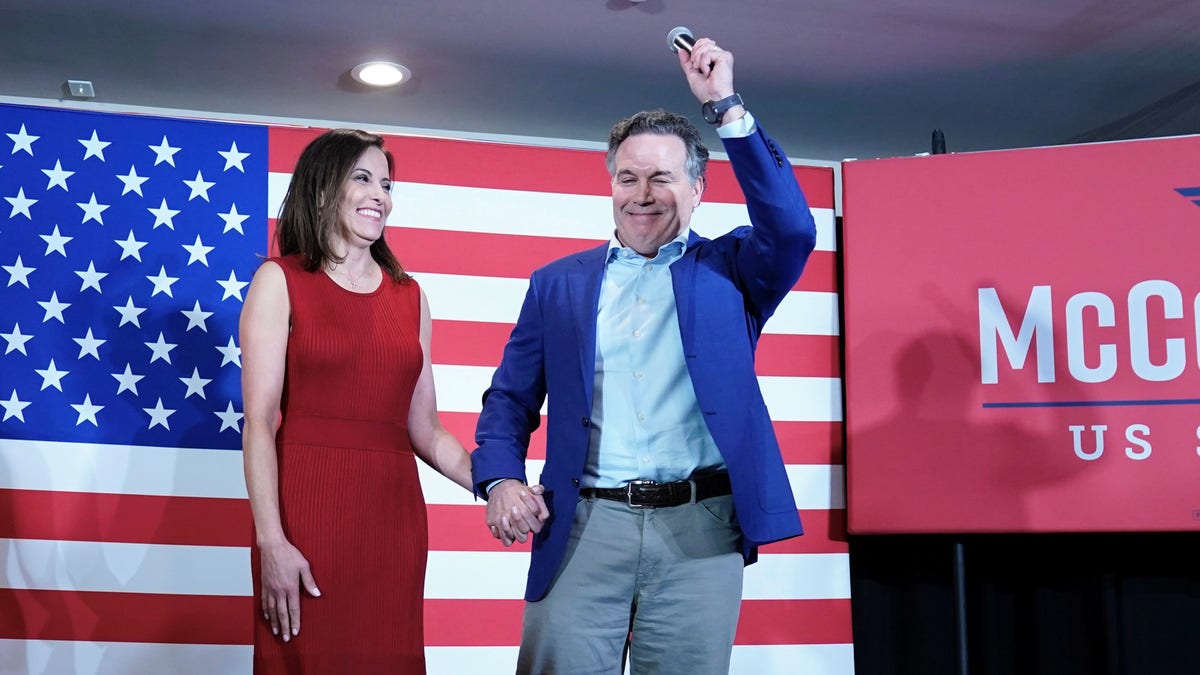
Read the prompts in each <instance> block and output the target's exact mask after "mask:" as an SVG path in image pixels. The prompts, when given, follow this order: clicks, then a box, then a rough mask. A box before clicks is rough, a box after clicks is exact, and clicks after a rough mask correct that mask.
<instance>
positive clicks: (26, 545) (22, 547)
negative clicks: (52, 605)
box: [0, 539, 253, 595]
mask: <svg viewBox="0 0 1200 675" xmlns="http://www.w3.org/2000/svg"><path fill="white" fill-rule="evenodd" d="M0 560H3V567H2V568H0V587H4V588H24V589H29V590H53V591H100V592H127V593H169V594H177V595H250V594H251V593H252V592H253V590H252V587H251V584H250V549H249V548H247V547H240V546H181V545H166V544H119V543H112V542H96V541H63V540H45V539H0Z"/></svg>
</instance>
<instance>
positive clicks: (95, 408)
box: [71, 394, 104, 427]
mask: <svg viewBox="0 0 1200 675" xmlns="http://www.w3.org/2000/svg"><path fill="white" fill-rule="evenodd" d="M71 407H72V408H74V409H75V412H77V413H79V419H77V420H75V426H79V425H80V424H83V423H84V422H91V423H92V426H95V427H99V426H100V423H99V422H97V421H96V413H98V412H100V411H101V410H104V406H102V405H93V404H92V395H91V394H87V395H85V396H84V397H83V403H72V404H71Z"/></svg>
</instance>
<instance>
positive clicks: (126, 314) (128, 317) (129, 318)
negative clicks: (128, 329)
mask: <svg viewBox="0 0 1200 675" xmlns="http://www.w3.org/2000/svg"><path fill="white" fill-rule="evenodd" d="M113 309H115V310H117V311H118V312H120V313H121V323H119V324H117V328H120V327H121V326H124V325H125V324H127V323H131V324H133V325H135V326H137V327H138V328H141V327H142V324H141V323H139V322H138V317H139V316H141V314H142V312H144V311H146V308H145V307H134V306H133V296H132V295H131V296H129V300H128V301H126V302H125V306H124V307H121V306H120V305H116V306H114V307H113Z"/></svg>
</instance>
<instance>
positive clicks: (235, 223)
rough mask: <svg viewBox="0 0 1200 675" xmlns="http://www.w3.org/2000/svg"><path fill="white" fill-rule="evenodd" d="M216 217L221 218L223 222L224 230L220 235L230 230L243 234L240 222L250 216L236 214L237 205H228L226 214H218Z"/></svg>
mask: <svg viewBox="0 0 1200 675" xmlns="http://www.w3.org/2000/svg"><path fill="white" fill-rule="evenodd" d="M217 215H218V216H220V217H221V220H224V221H225V229H224V230H222V231H221V234H225V233H226V232H228V231H230V230H237V231H238V232H239V233H241V234H245V233H244V232H242V221H244V220H246V219H247V218H249V217H250V216H248V215H244V214H241V213H238V210H237V204H230V205H229V212H228V213H218V214H217Z"/></svg>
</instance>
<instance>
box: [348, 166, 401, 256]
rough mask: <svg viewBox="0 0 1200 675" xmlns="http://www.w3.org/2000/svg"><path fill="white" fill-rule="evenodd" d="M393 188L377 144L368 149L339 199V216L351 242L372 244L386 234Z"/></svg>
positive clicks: (355, 167) (349, 177)
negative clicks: (384, 232)
mask: <svg viewBox="0 0 1200 675" xmlns="http://www.w3.org/2000/svg"><path fill="white" fill-rule="evenodd" d="M391 189H392V179H391V178H390V177H389V176H388V163H387V157H386V156H385V155H384V154H383V151H382V150H380V149H379V148H377V147H374V146H371V147H369V148H367V149H366V150H365V151H363V154H362V155H360V156H359V158H358V160H356V161H355V163H354V168H352V169H351V170H350V175H349V176H347V177H346V182H345V183H343V184H342V189H341V198H340V199H339V200H338V218H340V219H341V222H342V226H343V232H344V234H345V236H346V238H347V239H348V240H349V241H348V243H351V244H353V243H356V242H363V243H365V244H366V245H368V246H369V245H370V244H371V243H372V242H374V241H375V240H377V239H379V238H380V237H382V236H383V228H384V224H385V223H386V222H387V217H388V214H389V213H391V212H392V193H391Z"/></svg>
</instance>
